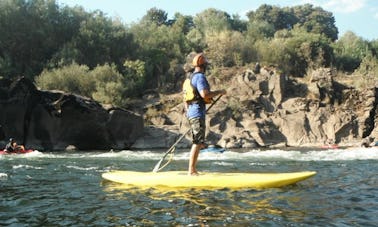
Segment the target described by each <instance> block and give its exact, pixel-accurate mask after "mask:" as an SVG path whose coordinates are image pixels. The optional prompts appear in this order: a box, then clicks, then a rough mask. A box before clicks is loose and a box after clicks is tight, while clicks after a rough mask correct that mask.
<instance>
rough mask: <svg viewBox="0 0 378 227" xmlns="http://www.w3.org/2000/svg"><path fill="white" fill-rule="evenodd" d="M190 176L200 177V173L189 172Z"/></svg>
mask: <svg viewBox="0 0 378 227" xmlns="http://www.w3.org/2000/svg"><path fill="white" fill-rule="evenodd" d="M188 175H189V176H198V175H199V173H198V172H197V171H194V172H189V173H188Z"/></svg>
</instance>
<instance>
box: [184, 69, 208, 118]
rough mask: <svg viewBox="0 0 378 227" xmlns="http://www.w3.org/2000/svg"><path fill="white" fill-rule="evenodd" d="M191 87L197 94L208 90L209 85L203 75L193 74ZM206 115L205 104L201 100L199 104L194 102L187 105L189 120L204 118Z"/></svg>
mask: <svg viewBox="0 0 378 227" xmlns="http://www.w3.org/2000/svg"><path fill="white" fill-rule="evenodd" d="M192 85H193V86H194V87H195V88H196V89H197V91H198V92H200V91H202V90H209V91H210V85H209V83H208V82H207V79H206V77H205V75H204V74H203V73H194V75H193V77H192ZM205 115H206V104H205V102H203V100H201V101H199V102H194V103H191V104H189V107H188V112H187V117H188V118H189V119H191V118H195V117H199V118H204V117H205Z"/></svg>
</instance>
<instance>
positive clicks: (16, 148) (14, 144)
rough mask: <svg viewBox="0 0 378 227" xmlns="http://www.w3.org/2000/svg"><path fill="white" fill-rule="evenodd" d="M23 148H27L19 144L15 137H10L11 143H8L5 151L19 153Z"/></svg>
mask: <svg viewBox="0 0 378 227" xmlns="http://www.w3.org/2000/svg"><path fill="white" fill-rule="evenodd" d="M23 150H25V148H24V146H22V145H18V144H17V142H16V140H14V139H13V138H10V139H9V143H7V145H5V148H4V151H5V152H8V153H17V152H20V151H23Z"/></svg>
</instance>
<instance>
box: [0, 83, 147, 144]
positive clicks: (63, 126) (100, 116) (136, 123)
mask: <svg viewBox="0 0 378 227" xmlns="http://www.w3.org/2000/svg"><path fill="white" fill-rule="evenodd" d="M0 110H1V111H0V125H1V127H0V136H1V137H2V138H0V139H1V140H2V141H1V143H2V145H3V146H4V144H5V143H6V142H7V140H8V139H9V138H14V139H16V140H17V142H18V143H19V144H24V145H25V146H26V147H27V148H33V149H38V150H50V151H51V150H65V149H67V148H69V149H79V150H89V149H91V150H93V149H125V148H129V147H130V146H131V145H132V144H133V143H134V142H135V140H136V139H137V138H138V137H139V136H140V135H141V134H142V133H143V118H142V116H140V115H137V114H135V113H132V112H130V111H127V110H123V109H119V108H109V109H106V108H104V107H103V106H102V105H100V104H99V103H97V102H95V101H93V100H91V99H88V98H85V97H81V96H77V95H73V94H66V93H64V92H60V91H42V90H38V89H37V88H36V87H35V85H34V84H33V83H32V82H31V81H30V80H28V79H25V78H21V79H19V80H17V81H15V82H11V81H9V80H5V79H3V80H0Z"/></svg>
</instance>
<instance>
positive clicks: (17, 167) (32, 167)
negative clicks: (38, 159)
mask: <svg viewBox="0 0 378 227" xmlns="http://www.w3.org/2000/svg"><path fill="white" fill-rule="evenodd" d="M12 168H13V169H43V168H42V167H38V166H31V165H15V166H13V167H12Z"/></svg>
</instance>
